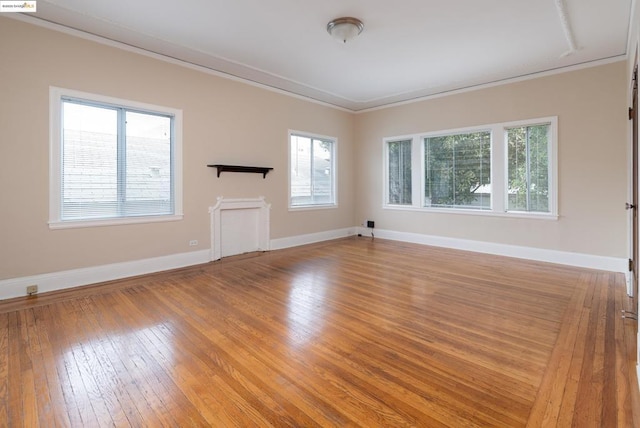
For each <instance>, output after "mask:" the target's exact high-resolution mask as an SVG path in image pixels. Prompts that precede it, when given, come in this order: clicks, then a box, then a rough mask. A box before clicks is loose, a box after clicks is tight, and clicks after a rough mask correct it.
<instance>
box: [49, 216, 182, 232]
mask: <svg viewBox="0 0 640 428" xmlns="http://www.w3.org/2000/svg"><path fill="white" fill-rule="evenodd" d="M183 217H184V216H183V215H182V214H175V215H161V216H144V217H125V218H109V219H95V220H74V221H60V220H57V221H50V222H49V229H77V228H83V227H102V226H118V225H123V224H143V223H159V222H167V221H179V220H182V218H183Z"/></svg>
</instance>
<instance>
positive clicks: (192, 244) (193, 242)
mask: <svg viewBox="0 0 640 428" xmlns="http://www.w3.org/2000/svg"><path fill="white" fill-rule="evenodd" d="M196 245H198V240H197V239H192V240H191V241H189V246H190V247H195V246H196Z"/></svg>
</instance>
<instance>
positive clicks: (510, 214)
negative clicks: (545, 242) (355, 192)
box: [382, 205, 559, 221]
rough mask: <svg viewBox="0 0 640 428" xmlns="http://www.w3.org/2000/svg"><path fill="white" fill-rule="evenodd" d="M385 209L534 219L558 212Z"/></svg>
mask: <svg viewBox="0 0 640 428" xmlns="http://www.w3.org/2000/svg"><path fill="white" fill-rule="evenodd" d="M382 208H383V209H386V210H398V211H419V212H424V213H435V214H456V215H461V214H462V215H474V216H486V217H504V218H527V219H534V220H554V221H555V220H558V218H559V216H558V214H552V213H529V212H524V211H509V212H497V211H491V210H471V209H463V208H459V209H452V208H427V207H414V206H402V205H384V206H383V207H382Z"/></svg>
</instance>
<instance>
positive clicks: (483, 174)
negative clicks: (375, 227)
mask: <svg viewBox="0 0 640 428" xmlns="http://www.w3.org/2000/svg"><path fill="white" fill-rule="evenodd" d="M556 140H557V118H556V117H549V118H542V119H534V120H527V121H519V122H509V123H495V124H491V125H486V126H480V127H475V128H468V129H459V130H451V131H441V132H431V133H424V134H415V135H411V136H406V137H392V138H385V139H384V156H385V162H384V163H385V171H384V198H385V199H384V201H385V203H384V207H385V208H391V209H412V210H425V211H438V212H451V213H467V214H474V213H476V214H492V215H505V216H520V217H538V218H557V201H556V195H557V191H556V186H557V165H556V156H557V155H556V153H557V148H556Z"/></svg>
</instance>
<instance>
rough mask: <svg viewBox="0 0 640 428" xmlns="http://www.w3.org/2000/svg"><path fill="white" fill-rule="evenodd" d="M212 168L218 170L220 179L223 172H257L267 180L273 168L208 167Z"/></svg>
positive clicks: (217, 165)
mask: <svg viewBox="0 0 640 428" xmlns="http://www.w3.org/2000/svg"><path fill="white" fill-rule="evenodd" d="M207 166H208V167H211V168H216V169H217V170H218V177H220V173H222V172H255V173H258V174H262V178H266V177H267V174H268V173H269V171H271V170H272V169H273V168H270V167H264V166H241V165H219V164H216V165H207Z"/></svg>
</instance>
